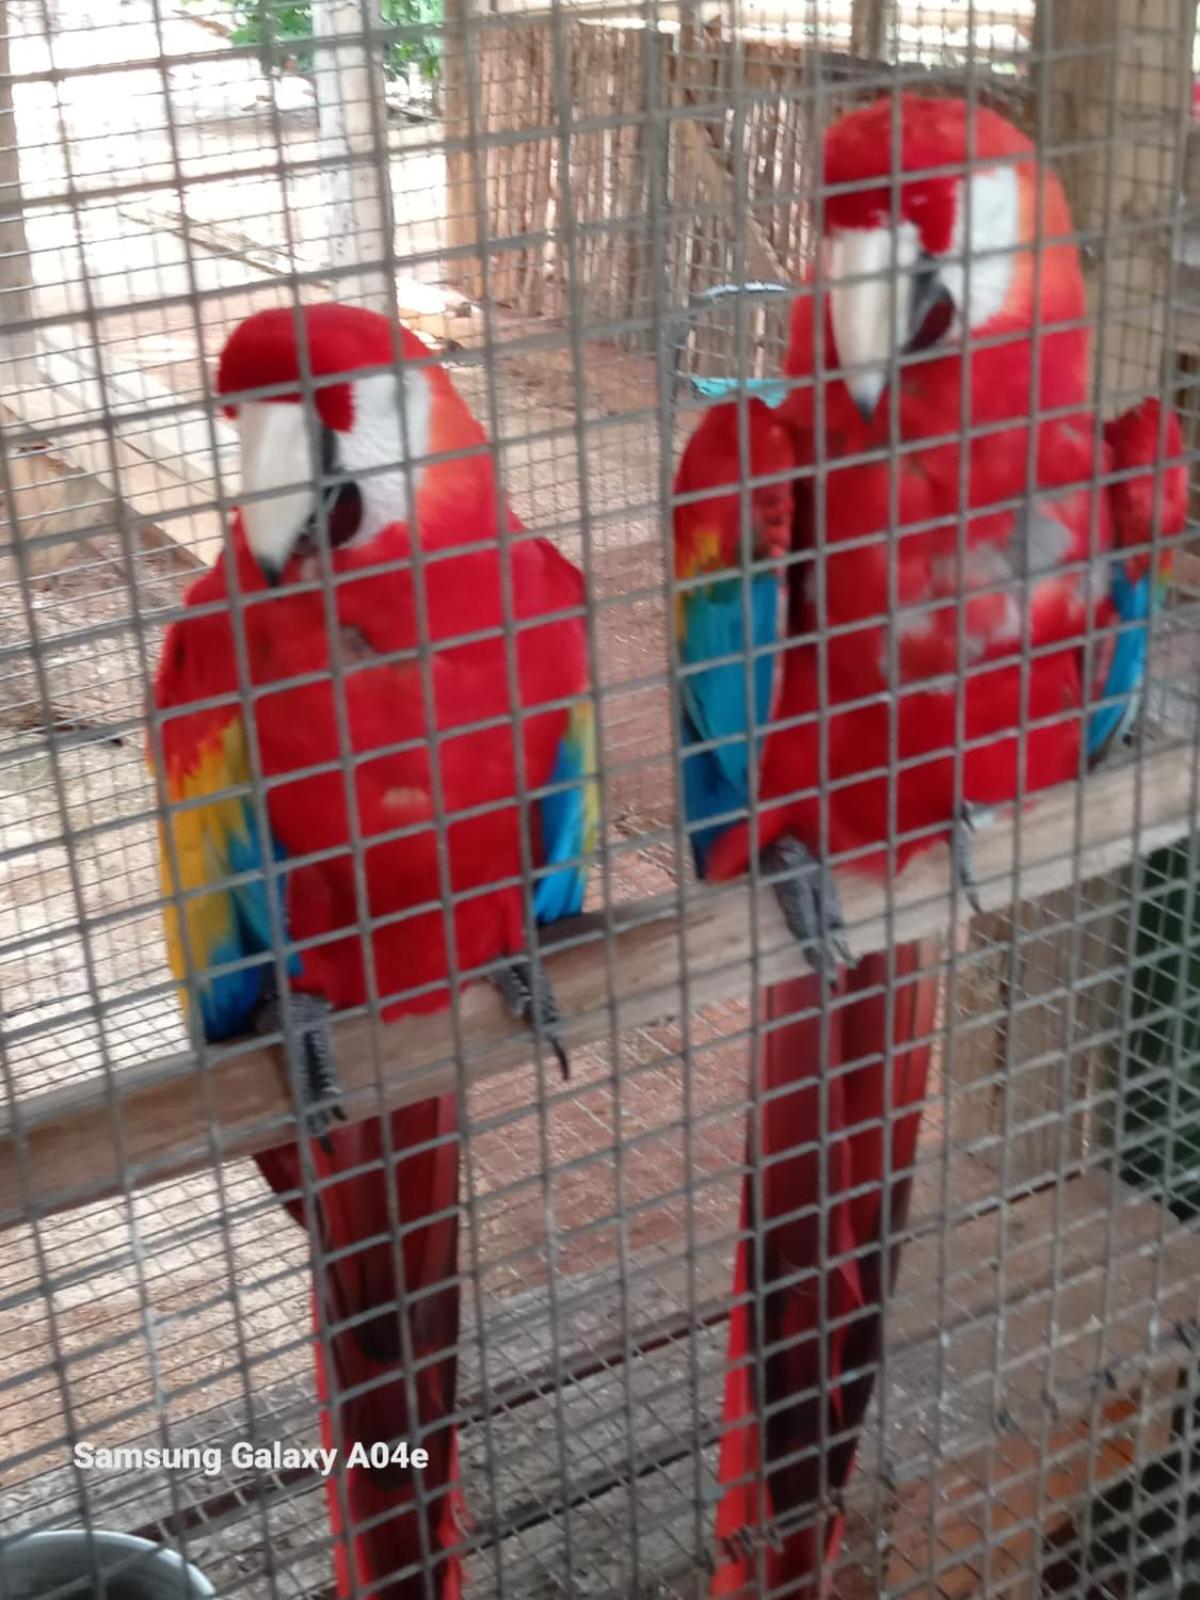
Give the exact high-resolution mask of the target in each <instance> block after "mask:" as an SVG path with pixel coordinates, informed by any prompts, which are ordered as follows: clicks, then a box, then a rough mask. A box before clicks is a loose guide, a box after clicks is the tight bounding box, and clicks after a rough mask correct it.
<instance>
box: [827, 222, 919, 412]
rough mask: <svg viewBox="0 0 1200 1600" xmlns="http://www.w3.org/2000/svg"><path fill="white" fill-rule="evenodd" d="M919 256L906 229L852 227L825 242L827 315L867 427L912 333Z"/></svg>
mask: <svg viewBox="0 0 1200 1600" xmlns="http://www.w3.org/2000/svg"><path fill="white" fill-rule="evenodd" d="M917 255H918V251H917V248H916V245H915V242H914V241H913V239H912V238H911V237H910V235H909V233H908V231H907V230H906V229H905V228H900V229H899V230H893V229H891V228H887V227H880V228H854V229H847V230H846V231H844V232H842V233H839V234H835V235H833V236H832V237H831V238H830V239H829V240H828V241H827V243H826V257H825V262H826V273H827V275H828V279H829V313H830V319H831V321H832V323H833V337H834V342H835V344H836V345H837V358H838V363H839V366H840V367H841V368H842V369H844V381H845V384H846V387H847V389H848V390H849V391H850V397H851V399H852V400H853V401H854V404H855V405H856V406H857V408H858V412H859V415H860V416H861V417H862V419H863V421H864V422H870V420H871V418H872V417H873V416H874V415H875V412H876V410H877V409H878V407H879V401H880V398H881V396H882V394H883V391H884V389H885V388H886V387H887V383H888V378H889V377H890V375H891V370H892V363H893V361H894V360H895V357H896V356H897V354H898V353H899V352H900V351H901V350H902V349H903V347H904V346H905V345H906V344H907V342H908V339H909V337H910V334H911V329H912V321H913V315H914V311H915V309H916V308H915V307H914V304H913V300H914V292H913V271H914V268H915V266H916V261H917Z"/></svg>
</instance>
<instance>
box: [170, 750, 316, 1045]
mask: <svg viewBox="0 0 1200 1600" xmlns="http://www.w3.org/2000/svg"><path fill="white" fill-rule="evenodd" d="M173 746H174V748H173V749H172V751H171V753H170V754H169V755H168V760H167V771H166V789H167V801H168V811H167V816H166V818H165V826H166V827H167V828H169V829H170V832H171V835H172V836H173V842H174V849H173V850H171V851H169V850H168V849H167V842H166V833H165V831H164V833H163V836H162V848H161V851H160V856H161V868H162V880H163V887H164V890H165V892H166V894H167V896H168V897H170V899H171V900H172V901H173V897H174V895H175V892H176V871H177V872H178V887H179V888H180V889H181V890H183V891H184V899H183V901H182V903H181V905H180V906H179V907H178V908H176V906H175V905H174V904H173V903H169V904H168V906H167V909H166V928H167V950H168V955H169V958H170V963H171V969H172V971H173V972H174V973H175V975H176V977H177V978H179V979H180V980H181V982H182V981H184V980H187V979H189V978H190V979H194V982H192V983H191V985H190V991H191V992H192V993H194V995H195V999H196V1004H197V1007H198V1010H199V1020H200V1022H201V1025H202V1027H203V1029H204V1036H205V1038H207V1039H210V1040H213V1041H217V1040H221V1039H229V1038H233V1037H235V1036H236V1035H238V1034H241V1033H244V1032H245V1031H246V1029H247V1028H248V1027H249V1025H250V1023H251V1020H252V1018H253V1014H254V1011H255V1009H256V1008H257V1006H258V1005H259V1003H260V1002H261V1001H262V1000H263V999H264V998H265V997H266V995H267V993H268V992H269V987H270V985H271V984H272V982H273V980H274V966H273V963H269V962H263V963H260V964H258V965H255V966H242V967H238V968H237V969H236V970H235V971H232V972H226V971H222V970H221V969H222V968H224V967H227V966H230V965H231V964H232V963H235V962H239V961H244V960H245V959H246V958H247V957H250V956H256V955H265V954H267V953H269V952H270V951H271V950H272V949H273V947H274V941H273V939H272V936H271V935H272V927H271V923H272V917H271V900H270V896H271V885H270V883H269V882H268V879H267V876H266V874H265V872H264V863H265V860H266V856H265V852H264V850H263V847H262V841H261V838H260V834H259V828H258V823H257V818H256V816H255V813H254V807H253V805H252V802H251V798H250V796H248V795H246V794H244V793H239V792H238V791H239V790H240V789H241V788H242V787H243V786H244V785H245V784H246V783H248V781H249V764H248V762H247V760H246V754H245V741H244V737H243V732H242V727H241V721H240V719H239V718H231V719H230V720H229V721H228V722H227V723H226V724H225V725H224V726H213V725H209V727H208V728H207V729H205V731H204V733H203V735H201V736H200V737H199V738H198V740H197V741H196V742H195V743H191V744H189V743H188V742H187V740H186V736H185V734H184V732H183V730H182V729H181V730H180V732H179V733H177V735H176V737H175V740H174V741H173ZM271 849H272V852H273V856H274V859H275V860H276V861H281V860H282V859H283V856H284V852H283V850H282V848H281V847H280V846H279V844H278V843H277V841H274V840H272V841H271ZM235 880H238V881H235ZM275 885H276V892H277V893H280V894H281V893H282V891H283V883H282V880H281V879H279V878H276V879H275ZM280 910H281V916H282V907H281V908H280ZM185 925H186V930H187V936H186V941H185V938H184V926H185ZM288 970H289V972H291V973H292V974H293V975H294V974H296V973H298V972H299V970H300V958H299V956H298V955H296V954H293V955H292V956H291V958H290V959H289V962H288Z"/></svg>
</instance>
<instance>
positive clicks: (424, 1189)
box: [259, 1095, 463, 1600]
mask: <svg viewBox="0 0 1200 1600" xmlns="http://www.w3.org/2000/svg"><path fill="white" fill-rule="evenodd" d="M389 1120H390V1127H389V1133H390V1150H389V1149H388V1148H387V1146H386V1142H385V1140H384V1136H383V1135H384V1126H383V1124H382V1123H381V1122H380V1121H378V1120H374V1121H369V1122H362V1123H356V1124H354V1125H353V1126H352V1127H348V1128H339V1129H337V1130H336V1131H335V1132H334V1134H333V1136H332V1151H331V1153H328V1154H327V1153H325V1152H323V1151H320V1150H318V1149H317V1147H315V1146H314V1151H315V1160H316V1167H317V1174H318V1176H317V1188H318V1192H319V1198H318V1205H319V1210H320V1232H321V1240H322V1255H323V1261H324V1264H323V1267H322V1272H321V1280H320V1281H319V1282H318V1283H317V1284H316V1285H315V1287H314V1295H313V1313H314V1327H315V1333H316V1360H317V1396H318V1399H319V1401H320V1403H321V1435H322V1442H323V1443H324V1444H325V1445H326V1446H327V1447H337V1448H338V1449H339V1452H340V1453H339V1456H338V1466H337V1467H336V1468H335V1470H334V1472H333V1473H332V1474H331V1476H330V1477H329V1478H328V1479H327V1480H326V1495H327V1500H328V1506H329V1521H330V1527H331V1529H332V1532H333V1537H334V1560H335V1566H336V1570H337V1587H338V1593H339V1595H348V1594H350V1593H352V1592H357V1593H358V1594H360V1595H362V1596H364V1600H365V1597H367V1596H370V1595H378V1596H381V1597H383V1600H458V1596H459V1595H460V1594H461V1590H462V1572H461V1561H460V1559H459V1557H458V1556H457V1555H455V1554H452V1553H451V1552H452V1551H453V1550H454V1548H455V1547H456V1546H457V1545H458V1544H459V1543H460V1541H461V1538H462V1526H463V1516H462V1495H461V1491H460V1489H459V1483H458V1450H457V1439H456V1433H455V1428H454V1424H453V1422H452V1421H447V1420H446V1419H447V1418H450V1417H452V1416H453V1412H454V1406H455V1386H456V1379H457V1347H458V1312H459V1291H458V1281H457V1270H458V1214H457V1210H456V1207H457V1203H458V1142H457V1139H455V1138H453V1137H449V1136H452V1135H453V1134H454V1132H455V1128H456V1117H455V1102H454V1097H453V1096H452V1095H448V1096H445V1097H443V1098H441V1099H434V1100H424V1101H421V1102H420V1104H418V1105H413V1106H407V1107H405V1109H404V1110H403V1111H400V1112H396V1113H394V1114H393V1115H392V1117H391V1118H390V1119H389ZM431 1140H444V1142H442V1143H438V1144H435V1145H433V1146H432V1147H430V1146H429V1141H431ZM421 1146H426V1148H419V1147H421ZM385 1164H386V1168H387V1169H388V1170H390V1171H391V1172H392V1173H393V1174H394V1175H393V1177H392V1188H393V1192H394V1194H395V1199H396V1203H395V1210H394V1212H393V1211H391V1210H389V1202H388V1170H385ZM259 1165H260V1167H261V1168H262V1170H263V1172H264V1175H265V1176H266V1178H267V1181H268V1182H269V1183H270V1184H271V1185H272V1187H273V1188H276V1189H281V1188H288V1187H294V1186H295V1185H296V1182H297V1178H298V1169H297V1165H296V1150H295V1147H294V1146H289V1147H287V1148H285V1149H282V1150H279V1151H269V1152H267V1154H266V1155H264V1156H260V1157H259ZM289 1210H291V1211H292V1213H293V1215H295V1214H296V1210H295V1207H293V1206H289ZM439 1213H445V1215H439ZM426 1218H432V1219H433V1220H430V1221H425V1220H424V1219H426ZM397 1229H398V1230H399V1233H400V1244H399V1246H397V1241H396V1230H397ZM398 1266H402V1270H403V1277H401V1275H400V1272H399V1271H398ZM402 1306H403V1307H404V1308H405V1309H404V1310H403V1311H402V1310H401V1307H402ZM402 1318H403V1321H402ZM405 1323H407V1330H408V1339H409V1341H410V1344H409V1350H410V1352H411V1358H412V1365H411V1367H409V1366H408V1365H407V1363H406V1360H405V1356H406V1353H408V1352H406V1349H405V1338H404V1325H405ZM410 1384H411V1386H412V1388H411V1390H410V1388H409V1385H410ZM414 1391H415V1398H416V1412H417V1414H416V1417H415V1418H414V1417H413V1415H412V1411H411V1408H410V1405H409V1399H410V1393H412V1392H414ZM401 1443H406V1444H407V1445H408V1448H409V1451H410V1452H411V1451H412V1450H413V1449H415V1448H421V1449H424V1450H427V1451H428V1452H429V1461H428V1465H427V1466H426V1467H425V1468H424V1469H423V1470H421V1471H419V1472H418V1471H417V1470H416V1469H414V1468H413V1466H412V1465H411V1462H410V1464H409V1465H404V1464H402V1463H399V1462H396V1461H394V1460H392V1459H390V1457H391V1456H392V1454H393V1451H394V1448H395V1447H396V1446H398V1445H400V1444H401ZM355 1444H359V1445H361V1446H362V1447H363V1449H364V1450H365V1451H366V1452H367V1456H368V1461H367V1463H366V1464H360V1465H353V1466H352V1465H350V1464H349V1462H348V1457H349V1453H350V1451H351V1448H352V1446H353V1445H355ZM372 1446H374V1447H375V1451H376V1456H377V1457H378V1458H380V1459H379V1461H378V1464H372V1463H371V1461H370V1455H371V1450H372ZM385 1457H386V1458H389V1459H383V1458H385ZM418 1479H419V1482H420V1486H421V1496H420V1501H419V1500H418V1496H417V1481H418ZM421 1501H423V1506H422V1504H421V1503H420V1502H421ZM356 1586H357V1588H356Z"/></svg>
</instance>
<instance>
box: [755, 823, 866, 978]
mask: <svg viewBox="0 0 1200 1600" xmlns="http://www.w3.org/2000/svg"><path fill="white" fill-rule="evenodd" d="M762 864H763V867H764V868H765V869H766V871H767V872H769V873H770V874H771V875H772V877H776V876H777V875H779V874H782V875H783V876H782V877H780V878H779V881H778V882H776V883H774V884H773V885H772V887H773V888H774V890H775V896H776V898H777V899H778V901H779V909H780V910H781V911H782V912H783V920H784V921H785V922H786V923H787V926H788V931H789V932H790V933H791V934H792V936H793V937H794V938H795V939H796V940H798V942H799V943H800V945H801V947H802V948H803V950H804V954H805V956H806V957H807V958H808V963H809V965H810V966H811V967H812V969H813V971H814V972H824V973H826V974H827V975H828V976H829V977H830V978H834V977H836V976H837V969H838V967H839V966H846V967H853V966H854V965H856V963H855V960H854V956H853V954H852V953H851V950H850V946H849V945H848V944H847V943H846V938H845V935H844V933H843V932H842V930H843V928H844V927H845V926H846V924H845V922H844V921H843V919H842V902H841V897H840V896H839V894H838V888H837V884H836V882H835V881H834V876H833V873H832V872H831V871H830V869H829V867H828V866H827V865H826V863H825V862H823V861H818V860H817V858H816V856H814V855H813V853H812V851H811V850H809V848H808V846H807V845H804V844H801V842H800V840H799V839H796V838H793V837H792V835H791V834H786V833H785V834H784V835H783V837H782V838H780V839H776V841H775V843H774V844H771V845H768V846H767V848H766V849H765V850H764V851H763V854H762Z"/></svg>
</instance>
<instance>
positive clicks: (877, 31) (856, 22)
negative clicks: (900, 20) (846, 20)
mask: <svg viewBox="0 0 1200 1600" xmlns="http://www.w3.org/2000/svg"><path fill="white" fill-rule="evenodd" d="M891 10H892V6H891V0H851V6H850V54H851V55H852V56H855V57H857V58H858V59H860V60H863V61H882V60H883V59H884V57H885V55H886V53H887V31H888V22H889V20H890V16H891Z"/></svg>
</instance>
